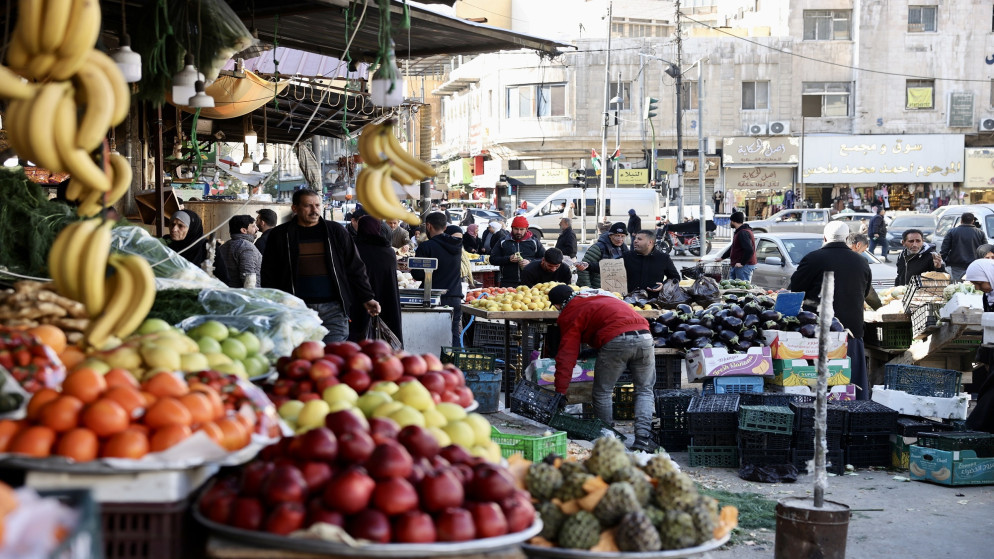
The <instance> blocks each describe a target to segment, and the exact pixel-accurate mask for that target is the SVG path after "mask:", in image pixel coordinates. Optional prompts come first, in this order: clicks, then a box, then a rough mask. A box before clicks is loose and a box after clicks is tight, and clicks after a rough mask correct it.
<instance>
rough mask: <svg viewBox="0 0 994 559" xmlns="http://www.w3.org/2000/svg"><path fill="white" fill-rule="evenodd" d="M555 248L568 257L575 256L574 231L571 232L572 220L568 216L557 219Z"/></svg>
mask: <svg viewBox="0 0 994 559" xmlns="http://www.w3.org/2000/svg"><path fill="white" fill-rule="evenodd" d="M556 248H558V249H559V250H561V251H563V254H565V255H566V256H569V257H570V258H576V233H574V232H573V221H572V220H570V218H568V217H564V218H562V219H560V220H559V238H558V239H556Z"/></svg>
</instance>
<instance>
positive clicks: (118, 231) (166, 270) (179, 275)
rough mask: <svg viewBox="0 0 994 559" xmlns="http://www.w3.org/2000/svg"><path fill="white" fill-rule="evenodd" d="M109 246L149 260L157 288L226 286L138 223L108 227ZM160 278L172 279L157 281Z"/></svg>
mask: <svg viewBox="0 0 994 559" xmlns="http://www.w3.org/2000/svg"><path fill="white" fill-rule="evenodd" d="M110 246H111V248H112V249H114V250H117V251H120V252H126V253H129V254H137V255H138V256H141V257H142V258H144V259H145V260H148V263H149V264H151V265H152V271H153V272H154V273H155V278H156V279H155V287H156V289H170V288H173V289H175V288H179V287H187V288H201V289H203V288H220V287H225V285H224V284H223V283H221V282H220V281H218V280H217V279H215V278H212V277H211V276H210V275H208V274H207V272H205V271H203V270H202V269H200V268H198V267H197V266H194V265H193V263H192V262H190V261H189V260H187V259H186V258H183V256H182V255H180V254H178V253H177V252H176V251H174V250H172V249H170V248H169V247H167V246H166V245H164V244H162V241H161V240H159V239H156V238H155V237H153V236H152V235H149V233H148V231H146V230H144V229H142V228H141V227H135V226H128V225H125V226H121V227H115V228H113V229H111V242H110ZM160 278H162V279H170V280H173V281H169V282H163V283H162V284H160V281H159V280H160Z"/></svg>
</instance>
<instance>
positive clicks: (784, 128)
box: [770, 120, 790, 136]
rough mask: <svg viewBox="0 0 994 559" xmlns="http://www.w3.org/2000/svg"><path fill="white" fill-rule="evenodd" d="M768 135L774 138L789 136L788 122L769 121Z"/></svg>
mask: <svg viewBox="0 0 994 559" xmlns="http://www.w3.org/2000/svg"><path fill="white" fill-rule="evenodd" d="M770 134H773V135H774V136H783V135H785V134H790V122H789V121H786V120H773V121H770Z"/></svg>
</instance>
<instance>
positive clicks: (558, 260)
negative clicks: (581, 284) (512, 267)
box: [521, 248, 573, 287]
mask: <svg viewBox="0 0 994 559" xmlns="http://www.w3.org/2000/svg"><path fill="white" fill-rule="evenodd" d="M572 275H573V274H571V273H570V271H569V267H568V266H563V251H561V250H559V249H558V248H550V249H549V250H547V251H545V256H543V257H542V259H541V260H536V261H535V262H532V263H530V264H528V265H527V266H525V267H524V268H523V269H522V270H521V285H527V286H528V287H532V286H534V285H536V284H539V283H546V282H550V281H555V282H559V283H566V284H568V283H570V280H571V279H572Z"/></svg>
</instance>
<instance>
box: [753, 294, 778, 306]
mask: <svg viewBox="0 0 994 559" xmlns="http://www.w3.org/2000/svg"><path fill="white" fill-rule="evenodd" d="M756 302H757V303H759V304H760V305H761V306H762V307H764V308H767V309H772V308H773V307H775V306H777V302H776V301H775V300H774V299H773V297H767V296H766V295H763V296H762V297H756Z"/></svg>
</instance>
